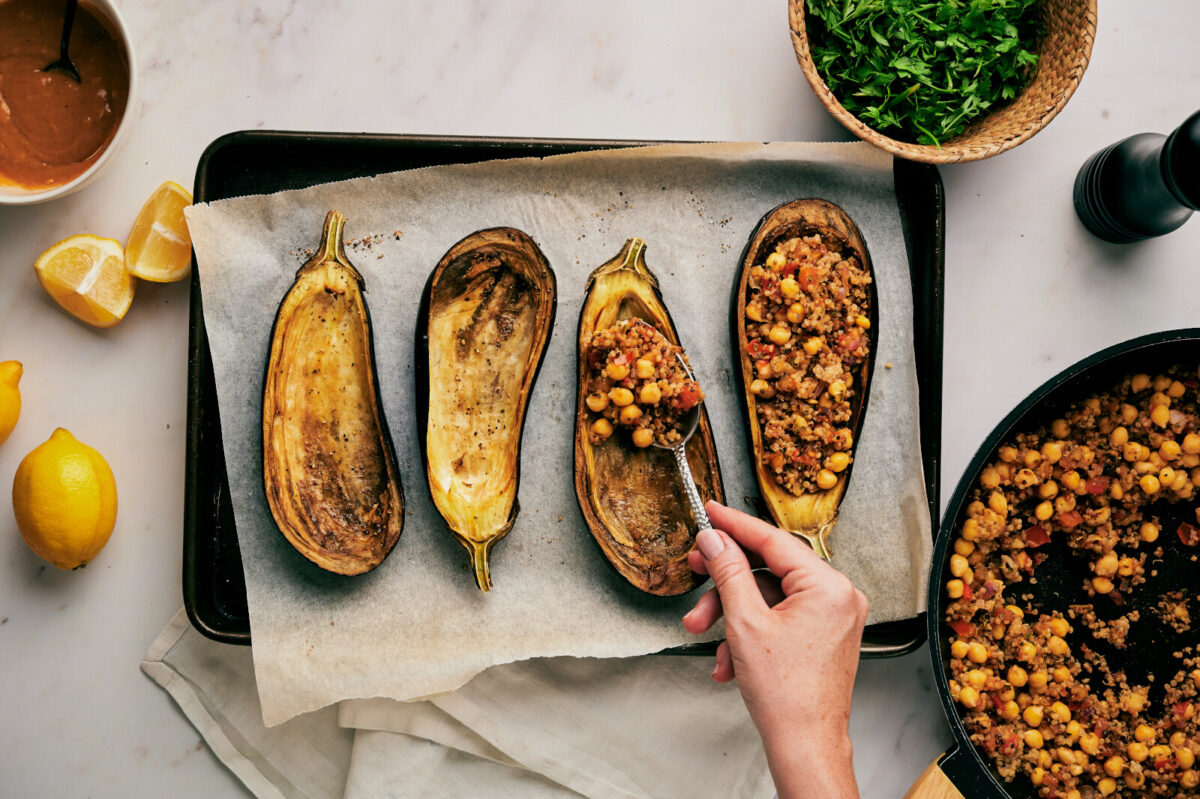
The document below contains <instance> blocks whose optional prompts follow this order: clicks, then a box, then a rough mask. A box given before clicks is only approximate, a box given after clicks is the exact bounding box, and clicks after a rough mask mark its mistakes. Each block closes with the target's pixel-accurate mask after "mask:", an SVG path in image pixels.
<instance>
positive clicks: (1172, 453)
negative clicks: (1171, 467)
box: [1158, 439, 1183, 461]
mask: <svg viewBox="0 0 1200 799" xmlns="http://www.w3.org/2000/svg"><path fill="white" fill-rule="evenodd" d="M1182 454H1183V448H1182V447H1180V446H1179V444H1178V443H1176V442H1174V441H1171V440H1170V439H1167V440H1166V441H1164V442H1163V443H1162V444H1160V445H1159V447H1158V455H1159V457H1160V458H1162V459H1163V460H1164V461H1173V460H1175V459H1176V458H1178V457H1179V456H1180V455H1182Z"/></svg>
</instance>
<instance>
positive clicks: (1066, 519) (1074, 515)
mask: <svg viewBox="0 0 1200 799" xmlns="http://www.w3.org/2000/svg"><path fill="white" fill-rule="evenodd" d="M1058 523H1059V524H1061V525H1062V526H1063V527H1065V528H1067V529H1068V530H1070V529H1071V528H1073V527H1078V526H1079V525H1081V524H1083V517H1082V516H1080V515H1079V511H1077V510H1069V511H1066V512H1064V513H1060V514H1058Z"/></svg>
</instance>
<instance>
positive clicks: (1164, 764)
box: [1154, 760, 1174, 771]
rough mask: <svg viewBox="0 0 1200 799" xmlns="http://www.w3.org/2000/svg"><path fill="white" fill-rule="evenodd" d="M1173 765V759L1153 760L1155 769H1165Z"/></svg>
mask: <svg viewBox="0 0 1200 799" xmlns="http://www.w3.org/2000/svg"><path fill="white" fill-rule="evenodd" d="M1173 767H1174V761H1172V760H1155V761H1154V769H1155V771H1167V770H1168V769H1171V768H1173Z"/></svg>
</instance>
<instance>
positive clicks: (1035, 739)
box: [1023, 730, 1046, 749]
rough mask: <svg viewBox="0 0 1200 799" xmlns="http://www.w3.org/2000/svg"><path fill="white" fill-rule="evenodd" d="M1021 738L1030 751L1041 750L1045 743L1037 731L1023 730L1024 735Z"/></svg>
mask: <svg viewBox="0 0 1200 799" xmlns="http://www.w3.org/2000/svg"><path fill="white" fill-rule="evenodd" d="M1023 737H1024V739H1025V745H1026V746H1028V747H1029V748H1030V749H1041V748H1042V746H1043V745H1045V743H1046V742H1045V740H1044V739H1043V738H1042V734H1041V733H1040V732H1038V731H1037V730H1025V735H1024V736H1023Z"/></svg>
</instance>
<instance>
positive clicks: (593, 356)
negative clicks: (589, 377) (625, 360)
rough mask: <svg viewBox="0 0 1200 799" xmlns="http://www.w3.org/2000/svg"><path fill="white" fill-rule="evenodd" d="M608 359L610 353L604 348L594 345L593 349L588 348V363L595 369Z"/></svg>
mask: <svg viewBox="0 0 1200 799" xmlns="http://www.w3.org/2000/svg"><path fill="white" fill-rule="evenodd" d="M607 359H608V355H607V353H605V352H604V351H603V350H600V349H597V348H595V347H592V348H591V349H589V350H588V363H589V364H591V365H592V368H593V369H599V368H600V367H601V366H603V365H604V362H605V361H606V360H607Z"/></svg>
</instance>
